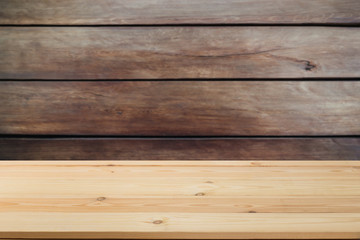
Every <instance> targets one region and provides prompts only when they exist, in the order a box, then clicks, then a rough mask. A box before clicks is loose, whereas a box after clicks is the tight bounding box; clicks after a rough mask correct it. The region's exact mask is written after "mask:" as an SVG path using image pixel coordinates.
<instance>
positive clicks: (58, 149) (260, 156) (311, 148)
mask: <svg viewBox="0 0 360 240" xmlns="http://www.w3.org/2000/svg"><path fill="white" fill-rule="evenodd" d="M0 159H2V160H339V159H340V160H360V138H255V139H254V138H251V139H250V138H245V139H239V138H234V139H219V138H215V139H210V138H205V139H196V138H195V139H191V138H187V139H161V138H157V139H156V138H154V139H121V138H114V139H106V138H90V139H86V138H78V139H76V138H75V139H46V138H44V139H36V138H35V139H34V138H22V139H16V138H15V139H9V138H8V139H0Z"/></svg>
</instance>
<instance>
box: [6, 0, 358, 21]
mask: <svg viewBox="0 0 360 240" xmlns="http://www.w3.org/2000/svg"><path fill="white" fill-rule="evenodd" d="M226 23H229V24H242V23H246V24H249V23H250V24H251V23H256V24H257V23H259V24H283V23H285V24H302V23H312V24H316V23H320V24H328V23H335V24H344V23H352V24H354V23H360V3H359V1H357V0H341V1H338V0H315V1H314V0H302V1H298V0H271V1H269V0H227V1H221V0H196V1H191V0H182V1H173V0H102V1H101V3H99V1H97V0H70V1H69V0H67V1H57V0H32V1H27V0H2V1H1V2H0V24H62V25H66V24H70V25H73V24H81V25H86V24H91V25H94V24H117V25H126V24H226Z"/></svg>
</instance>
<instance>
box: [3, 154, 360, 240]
mask: <svg viewBox="0 0 360 240" xmlns="http://www.w3.org/2000/svg"><path fill="white" fill-rule="evenodd" d="M359 173H360V162H358V161H342V162H336V161H324V162H316V161H308V162H304V161H254V162H251V161H243V162H232V161H205V162H199V161H187V162H182V161H164V162H159V161H138V162H133V161H124V162H121V163H119V162H115V161H104V162H89V161H81V162H66V161H57V162H39V161H34V162H26V161H19V162H12V161H2V162H0V186H1V187H0V195H1V201H0V238H63V237H66V238H72V237H73V238H89V239H90V238H147V239H148V238H155V239H156V238H158V239H172V238H179V237H180V236H181V238H185V239H187V238H192V239H197V238H209V239H214V238H215V239H241V238H246V239H254V238H266V239H269V238H285V239H286V238H287V239H289V238H296V239H298V238H320V239H321V238H329V239H334V238H359V237H360V174H359Z"/></svg>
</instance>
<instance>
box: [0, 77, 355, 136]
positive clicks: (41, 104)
mask: <svg viewBox="0 0 360 240" xmlns="http://www.w3.org/2000/svg"><path fill="white" fill-rule="evenodd" d="M359 100H360V82H358V81H240V82H239V81H135V82H134V81H106V82H92V81H88V82H83V81H78V82H75V81H67V82H66V81H59V82H58V81H49V82H42V81H31V82H27V81H2V82H0V102H1V103H2V104H1V106H0V133H1V134H54V135H61V134H67V135H127V136H238V135H242V136H248V135H261V136H262V135H266V136H269V135H277V136H279V135H288V136H290V135H357V134H360V117H359V116H360V107H359V103H360V101H359Z"/></svg>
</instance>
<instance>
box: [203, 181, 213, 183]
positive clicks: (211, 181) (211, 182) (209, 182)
mask: <svg viewBox="0 0 360 240" xmlns="http://www.w3.org/2000/svg"><path fill="white" fill-rule="evenodd" d="M205 183H214V182H213V181H206V182H205Z"/></svg>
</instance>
